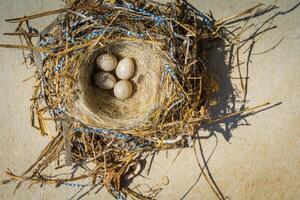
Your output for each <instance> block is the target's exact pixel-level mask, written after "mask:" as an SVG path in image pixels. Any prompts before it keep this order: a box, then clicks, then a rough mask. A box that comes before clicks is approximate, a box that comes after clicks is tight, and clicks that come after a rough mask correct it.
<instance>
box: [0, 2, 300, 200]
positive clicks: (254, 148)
mask: <svg viewBox="0 0 300 200" xmlns="http://www.w3.org/2000/svg"><path fill="white" fill-rule="evenodd" d="M49 2H51V3H49ZM190 2H191V3H192V4H194V5H195V7H197V8H198V9H200V10H202V11H205V12H207V11H208V10H209V9H210V10H211V11H212V12H213V13H214V16H215V18H217V19H218V18H220V17H224V16H228V15H232V14H235V13H237V12H239V11H240V10H242V9H245V8H249V7H251V6H253V5H255V4H257V3H259V2H262V3H264V4H266V5H268V4H270V3H274V1H267V0H265V1H257V0H232V1H228V0H194V1H190ZM275 3H276V4H277V5H278V6H279V7H280V10H281V11H286V10H288V9H289V8H291V7H293V6H294V5H296V4H297V3H299V0H278V1H275ZM61 6H63V4H62V3H61V2H60V1H59V0H51V1H49V0H48V1H47V0H26V1H24V0H10V1H7V0H0V19H1V21H0V27H1V28H0V34H2V33H4V32H13V29H14V25H11V24H8V23H5V22H4V19H7V18H13V17H17V16H23V15H30V14H34V13H38V12H41V11H46V10H49V9H54V8H59V7H61ZM53 19H54V16H52V17H46V18H42V19H39V20H35V21H34V23H33V25H34V26H35V27H38V28H43V27H44V26H45V25H47V24H48V23H49V22H50V21H52V20H53ZM299 19H300V6H299V7H298V8H296V9H295V10H293V11H291V12H289V13H287V14H285V15H279V16H278V17H277V18H276V19H275V21H274V24H276V25H277V26H278V28H277V29H275V30H272V31H269V32H268V33H266V34H265V35H263V37H262V38H261V39H260V40H259V41H258V42H257V44H256V45H255V47H254V50H253V52H254V53H259V52H262V51H265V50H267V49H269V48H271V47H272V46H274V45H275V44H276V43H277V42H278V41H279V40H280V39H281V38H282V37H283V38H284V39H283V41H282V42H281V43H280V45H279V46H278V47H277V48H275V49H274V50H272V51H269V52H268V53H265V54H262V55H254V56H252V58H251V60H252V64H251V67H250V69H249V76H250V79H249V92H248V99H249V103H248V105H257V104H261V103H264V102H266V101H270V102H272V103H273V104H275V103H278V102H282V104H281V105H279V106H275V107H273V108H271V109H268V110H266V111H264V112H260V113H257V114H256V115H252V116H249V117H248V118H247V122H248V124H249V125H248V126H239V127H237V128H234V127H233V128H232V130H231V138H230V140H229V141H227V140H226V138H228V137H229V135H228V133H227V132H225V133H223V135H222V134H221V133H220V132H218V131H217V132H216V135H217V138H218V145H217V148H216V150H215V152H214V154H213V156H212V158H211V159H210V161H209V166H210V169H211V171H212V174H213V177H214V178H215V180H216V182H217V183H218V185H219V187H220V188H221V190H222V191H223V192H224V194H225V196H228V197H231V198H232V199H278V200H279V199H300V190H299V188H300V157H299V154H300V140H299V136H300V129H299V128H300V109H299V103H300V101H299V99H298V98H299V96H300V79H299V75H300V67H299V63H300V51H299V46H300V40H299V38H300V21H299ZM255 22H256V23H257V24H259V23H261V21H259V20H258V21H255ZM17 42H18V39H17V38H10V37H4V36H1V37H0V43H12V44H14V43H17ZM244 56H245V55H242V57H244ZM221 64H222V63H220V62H218V61H217V60H216V61H212V62H211V65H212V68H214V67H215V68H218V67H220V65H221ZM0 70H1V71H0V95H1V98H0V110H1V112H0V128H1V132H0V136H1V139H0V149H1V151H0V152H1V153H0V173H1V177H2V178H4V174H3V173H4V171H5V170H6V168H10V169H12V170H14V171H16V172H20V173H21V172H23V171H24V169H26V168H27V167H28V166H29V165H30V164H31V163H32V162H33V161H35V159H36V158H37V156H38V155H39V152H40V151H41V150H42V149H43V147H44V146H45V145H46V144H47V142H48V138H46V137H44V138H42V137H40V136H39V135H38V133H37V131H35V130H34V129H33V128H31V126H30V115H29V106H30V101H29V99H30V97H31V92H32V86H33V81H32V80H30V81H27V82H23V80H24V79H25V78H27V77H30V76H31V75H32V72H33V70H30V69H29V70H28V69H26V67H25V66H24V65H23V64H22V54H21V52H20V51H17V50H7V49H0ZM224 84H226V83H224ZM222 125H224V124H222ZM225 125H226V124H225ZM215 143H216V139H215V138H214V137H212V138H210V139H208V140H204V141H203V145H204V150H205V154H206V155H208V154H209V153H210V152H211V150H212V148H213V147H214V145H215ZM177 152H178V151H177V150H175V151H169V152H168V154H167V153H166V152H161V153H160V154H159V155H158V156H157V157H156V159H155V160H154V163H153V168H152V171H151V173H150V177H151V179H143V178H138V179H137V182H145V183H149V184H150V185H155V184H159V183H160V182H161V180H162V178H163V177H165V176H168V177H169V181H170V183H169V184H168V185H167V186H165V187H164V190H163V191H162V192H161V193H160V196H159V199H180V198H181V197H183V195H184V194H185V193H186V192H187V190H188V189H189V188H190V187H191V186H192V185H193V183H194V182H195V181H196V179H197V176H198V174H199V168H198V166H197V164H196V161H195V157H194V154H193V150H192V149H187V150H183V151H182V152H181V154H180V155H179V157H178V159H177V160H176V162H175V163H174V164H173V166H172V167H171V168H170V169H169V170H168V167H169V165H170V163H171V162H172V160H173V159H174V157H175V155H176V154H177ZM14 187H15V185H14V184H11V185H5V186H0V199H67V198H68V197H69V196H71V194H72V193H74V191H75V190H74V188H70V187H67V186H62V187H60V188H57V189H56V188H54V187H53V186H47V187H42V188H40V187H39V186H33V187H31V188H30V189H27V185H25V186H23V187H22V188H21V189H20V190H18V191H17V193H16V194H15V195H13V189H14ZM97 197H98V198H99V197H101V199H111V197H110V196H109V195H108V194H107V193H106V192H105V191H102V192H100V193H98V194H97V196H95V195H90V196H88V197H87V199H96V198H97ZM186 199H216V197H215V196H214V194H213V193H212V191H211V190H210V188H209V187H208V185H207V183H206V182H205V180H204V179H203V177H202V178H201V179H200V181H199V182H198V183H197V185H196V186H195V187H194V188H193V189H192V190H191V192H190V193H189V194H188V195H186Z"/></svg>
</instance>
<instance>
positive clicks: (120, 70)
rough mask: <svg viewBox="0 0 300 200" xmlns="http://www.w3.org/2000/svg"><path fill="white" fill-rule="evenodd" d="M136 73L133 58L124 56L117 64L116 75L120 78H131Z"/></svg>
mask: <svg viewBox="0 0 300 200" xmlns="http://www.w3.org/2000/svg"><path fill="white" fill-rule="evenodd" d="M133 74H134V62H133V59H132V58H123V59H122V60H120V62H119V63H118V65H117V68H116V75H117V77H118V78H119V79H123V80H126V79H130V78H131V77H132V76H133Z"/></svg>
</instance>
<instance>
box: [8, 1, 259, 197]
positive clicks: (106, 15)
mask: <svg viewBox="0 0 300 200" xmlns="http://www.w3.org/2000/svg"><path fill="white" fill-rule="evenodd" d="M66 3H67V6H66V7H65V8H63V9H59V10H56V11H49V12H46V13H42V14H39V15H33V16H30V17H24V18H16V19H12V20H10V21H11V22H18V23H19V26H18V29H17V31H18V32H19V33H20V34H21V35H22V36H23V38H24V39H25V41H26V42H27V45H28V46H25V45H23V46H22V48H23V49H24V48H26V49H29V50H31V52H32V53H31V54H29V58H32V61H33V64H35V65H36V66H37V71H36V75H35V77H36V85H35V87H34V88H35V90H34V93H33V98H32V101H33V104H32V106H31V113H32V125H33V126H35V127H37V128H38V129H39V130H40V131H41V133H42V134H43V135H49V136H50V137H51V138H52V139H51V142H50V143H49V144H48V146H47V147H46V148H45V149H44V150H43V151H42V153H41V155H40V157H39V158H38V160H37V161H36V162H35V163H34V164H33V165H32V166H31V167H30V168H29V169H28V170H27V171H26V172H25V173H24V174H23V175H22V176H17V175H15V174H13V173H12V172H10V171H9V172H8V174H9V176H10V177H11V180H18V181H21V182H23V181H29V180H31V181H33V182H35V183H40V182H41V183H54V184H56V185H57V186H59V185H61V184H70V183H71V182H73V181H79V180H85V179H87V178H89V177H92V183H91V185H92V187H91V188H92V189H93V188H94V187H96V186H97V185H100V186H106V187H107V188H108V190H109V191H110V192H111V193H112V194H113V195H114V196H116V197H120V196H126V195H131V196H132V197H135V198H138V199H143V198H154V197H155V194H156V193H153V194H152V195H150V196H149V197H145V196H143V195H142V194H139V193H137V192H135V191H133V190H131V189H130V188H128V187H127V186H126V185H123V184H122V182H123V181H126V179H128V177H129V176H130V175H132V174H134V172H135V170H136V169H140V162H139V161H140V160H141V159H142V156H141V155H142V153H145V152H151V151H157V150H163V149H170V148H177V147H183V146H186V145H192V143H191V141H193V140H194V139H195V136H196V134H197V131H198V127H199V124H201V123H207V122H210V120H211V119H210V118H209V112H208V108H209V107H210V106H212V105H213V103H212V102H213V101H212V99H211V97H212V95H213V94H214V93H215V92H216V91H217V90H218V85H217V83H216V82H215V81H214V79H213V78H212V76H211V75H209V74H208V73H207V70H206V65H205V64H206V62H207V58H208V50H207V49H208V48H209V47H210V46H211V45H210V44H211V43H212V41H214V40H217V39H220V38H222V22H220V21H219V24H215V23H214V20H213V18H212V17H209V16H207V15H205V14H203V13H201V12H199V11H197V10H195V9H194V8H193V7H191V6H190V5H188V4H186V3H184V2H181V1H176V3H168V4H161V3H157V2H153V1H131V0H123V1H117V3H105V2H102V1H93V0H90V1H66ZM255 8H256V7H255ZM255 8H253V9H252V10H248V11H247V13H249V12H251V11H253V10H254V9H255ZM63 12H64V13H63ZM55 13H63V14H61V15H60V16H59V17H58V18H57V19H56V20H55V21H54V22H53V23H52V24H51V25H50V26H49V27H47V28H46V29H45V30H44V31H42V32H41V33H38V32H37V31H36V30H35V29H33V28H32V27H30V26H29V25H28V24H29V23H28V21H29V20H30V19H34V18H38V17H42V16H46V15H51V14H55ZM236 17H238V16H236ZM232 19H233V18H232ZM23 22H27V23H26V26H27V29H25V28H21V27H22V25H23ZM223 22H225V21H223ZM34 35H38V36H39V38H40V40H39V43H38V46H34V45H32V44H33V43H32V41H31V39H32V37H33V36H34ZM33 52H35V53H33ZM36 52H38V53H36ZM102 53H111V54H114V55H115V56H116V57H117V58H118V59H120V58H123V57H130V58H133V59H134V60H135V62H136V63H135V64H136V72H135V75H134V77H133V79H132V82H133V85H134V91H133V95H132V96H131V97H130V98H128V99H126V100H119V99H117V98H115V97H114V96H113V95H112V94H111V93H110V92H109V91H102V90H99V89H98V88H96V87H95V86H93V84H92V83H91V75H92V74H93V73H94V71H95V59H96V57H97V56H98V55H99V54H102ZM49 121H51V122H54V123H55V127H56V131H57V134H56V135H53V134H51V132H50V131H49V128H48V122H49ZM61 154H64V155H65V159H64V160H65V162H62V161H61V159H60V158H61ZM55 160H58V161H60V162H58V165H59V166H57V168H61V167H63V166H66V165H67V166H71V165H72V166H73V169H74V168H75V169H77V168H81V169H83V170H84V173H83V174H81V175H78V176H74V173H73V172H74V171H73V170H72V172H70V174H68V175H65V173H64V175H60V176H54V177H51V176H47V175H43V172H44V170H45V169H46V168H47V167H48V166H49V165H50V163H52V162H53V161H55ZM91 163H93V164H94V167H93V168H91V167H88V166H89V165H90V164H91Z"/></svg>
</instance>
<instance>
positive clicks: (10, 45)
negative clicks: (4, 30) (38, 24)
mask: <svg viewBox="0 0 300 200" xmlns="http://www.w3.org/2000/svg"><path fill="white" fill-rule="evenodd" d="M0 48H7V49H22V50H32V51H37V52H44V53H49V54H52V53H50V52H49V50H47V49H42V48H37V47H32V46H27V45H13V44H0Z"/></svg>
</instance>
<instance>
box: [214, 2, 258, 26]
mask: <svg viewBox="0 0 300 200" xmlns="http://www.w3.org/2000/svg"><path fill="white" fill-rule="evenodd" d="M262 5H263V4H262V3H260V4H258V5H256V6H254V7H252V8H249V9H247V10H244V11H242V12H240V13H238V14H236V15H233V16H230V17H226V18H225V19H222V20H219V21H217V22H216V24H215V25H216V26H220V25H222V24H224V23H225V22H227V21H229V20H232V19H234V18H237V17H240V16H243V15H245V14H248V13H251V12H252V11H253V10H255V9H257V8H259V7H260V6H262Z"/></svg>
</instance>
